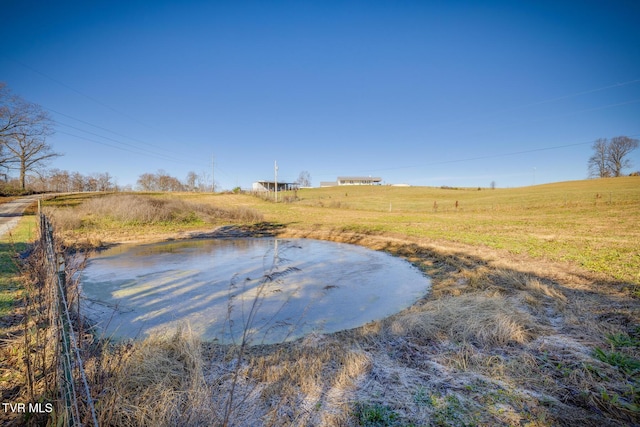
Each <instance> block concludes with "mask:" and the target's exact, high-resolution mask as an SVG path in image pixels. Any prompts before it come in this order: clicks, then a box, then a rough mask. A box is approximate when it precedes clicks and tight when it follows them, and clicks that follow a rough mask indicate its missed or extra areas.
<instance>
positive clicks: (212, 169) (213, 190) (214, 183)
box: [211, 154, 216, 193]
mask: <svg viewBox="0 0 640 427" xmlns="http://www.w3.org/2000/svg"><path fill="white" fill-rule="evenodd" d="M214 166H215V157H214V155H213V154H212V155H211V192H212V193H215V192H216V180H215V175H214V174H213V172H214Z"/></svg>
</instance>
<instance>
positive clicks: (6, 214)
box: [0, 195, 41, 237]
mask: <svg viewBox="0 0 640 427" xmlns="http://www.w3.org/2000/svg"><path fill="white" fill-rule="evenodd" d="M40 197H41V196H39V195H38V196H28V197H22V198H20V199H16V200H12V201H10V202H7V203H2V204H0V237H2V236H4V235H5V234H7V233H8V232H9V231H11V230H12V229H13V227H15V226H16V225H17V224H18V221H19V220H20V217H21V216H22V213H23V212H24V210H25V209H26V208H27V207H28V206H29V205H30V204H32V203H33V202H35V201H36V200H38V198H40Z"/></svg>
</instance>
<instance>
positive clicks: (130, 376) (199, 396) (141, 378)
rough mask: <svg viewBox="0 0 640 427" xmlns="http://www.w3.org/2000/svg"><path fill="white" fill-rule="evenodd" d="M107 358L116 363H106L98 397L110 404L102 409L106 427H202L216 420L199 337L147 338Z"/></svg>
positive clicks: (183, 333)
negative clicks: (108, 373)
mask: <svg viewBox="0 0 640 427" xmlns="http://www.w3.org/2000/svg"><path fill="white" fill-rule="evenodd" d="M111 360H113V361H117V362H118V364H119V365H118V366H111V367H110V368H111V370H112V372H113V377H112V378H111V381H110V382H111V384H109V386H108V387H106V389H105V390H104V393H105V396H104V397H103V398H102V400H103V401H104V402H109V405H103V406H102V407H101V410H102V413H101V418H102V419H103V421H104V422H105V424H106V425H117V426H140V425H153V426H171V425H193V426H199V425H202V426H204V425H210V423H211V420H214V419H215V416H216V413H215V411H214V409H213V408H212V407H211V392H210V389H209V388H208V386H207V385H206V383H205V379H204V374H203V359H202V354H201V347H200V341H199V340H198V339H197V338H195V337H194V336H193V334H192V333H191V331H190V330H188V329H186V328H180V329H178V330H177V331H176V333H175V334H173V335H171V336H160V335H155V336H151V337H149V338H147V339H146V340H144V341H142V342H141V343H138V344H133V345H132V346H131V347H130V348H129V350H128V352H127V354H126V355H125V356H124V357H119V358H118V357H116V358H111ZM107 363H108V362H107Z"/></svg>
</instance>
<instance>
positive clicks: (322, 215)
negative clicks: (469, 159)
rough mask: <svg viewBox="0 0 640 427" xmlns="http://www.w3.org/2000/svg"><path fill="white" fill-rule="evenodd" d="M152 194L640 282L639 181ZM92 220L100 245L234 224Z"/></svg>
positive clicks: (66, 199)
mask: <svg viewBox="0 0 640 427" xmlns="http://www.w3.org/2000/svg"><path fill="white" fill-rule="evenodd" d="M94 196H95V195H78V196H63V197H61V198H58V199H55V200H52V201H49V202H47V203H48V205H49V206H52V207H56V208H64V207H65V206H68V207H73V206H77V205H78V204H79V203H81V202H82V201H83V200H86V199H88V198H92V197H94ZM152 196H153V197H158V198H161V199H165V200H169V199H171V198H173V197H179V198H181V199H185V200H188V201H193V202H196V203H205V204H211V205H213V206H216V207H219V208H221V209H227V208H229V209H249V210H254V211H255V212H258V213H260V214H261V217H262V218H263V219H264V221H266V222H271V223H278V224H282V225H283V226H285V227H288V228H295V229H301V230H317V229H324V230H332V231H333V232H345V231H348V232H356V233H361V234H385V235H393V236H397V237H402V236H409V237H412V238H424V239H430V240H433V241H436V242H440V241H449V242H456V243H462V244H468V245H474V246H478V247H488V248H492V249H498V250H504V251H507V252H509V253H512V254H523V255H527V256H531V257H534V258H541V259H547V260H551V261H568V262H571V263H574V264H576V265H579V266H581V267H583V268H585V269H587V270H590V271H593V272H600V273H604V274H606V275H607V276H609V277H611V278H613V279H615V280H618V281H623V282H627V283H633V284H635V285H640V251H638V249H637V247H638V242H639V241H640V177H623V178H615V179H594V180H585V181H570V182H561V183H554V184H546V185H537V186H532V187H523V188H510V189H495V190H491V189H486V188H483V189H450V188H446V189H443V188H435V187H390V186H343V187H330V188H312V189H303V190H299V191H298V192H296V193H294V192H283V193H281V194H280V200H281V202H280V203H278V204H276V203H273V201H272V199H270V198H269V199H267V200H265V199H262V198H259V197H255V196H253V195H248V194H216V195H211V194H200V193H182V194H176V195H160V194H154V195H152ZM282 200H284V201H282ZM194 215H195V214H194ZM200 216H201V215H200ZM84 218H85V219H83V220H82V226H81V227H80V228H77V227H76V230H75V231H76V236H93V238H94V240H95V238H97V239H98V240H102V241H111V240H115V241H117V240H118V239H121V238H123V236H129V237H135V236H139V237H140V238H144V237H149V236H153V235H160V234H163V233H171V232H176V231H177V230H183V231H188V230H195V229H202V228H203V227H204V228H206V226H207V224H212V225H215V224H223V223H225V221H227V220H225V218H224V217H222V218H217V219H214V220H213V221H211V220H209V219H207V220H202V219H201V218H200V217H197V215H196V216H194V218H193V220H192V221H189V220H188V221H181V222H180V223H179V224H176V222H175V221H168V222H166V223H153V224H145V225H144V226H142V225H141V224H140V223H139V222H136V221H125V222H123V221H113V220H111V219H109V220H100V221H97V220H96V218H95V216H91V215H90V216H86V215H85V217H84ZM78 221H80V219H79V218H78ZM96 221H97V222H96ZM227 222H228V221H227ZM232 222H233V221H232ZM92 233H93V234H92Z"/></svg>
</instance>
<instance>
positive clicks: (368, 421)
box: [355, 402, 401, 427]
mask: <svg viewBox="0 0 640 427" xmlns="http://www.w3.org/2000/svg"><path fill="white" fill-rule="evenodd" d="M355 416H356V418H357V419H358V425H361V426H365V427H378V426H399V425H401V423H400V417H399V416H398V414H397V413H395V412H394V411H393V409H391V408H389V407H388V406H385V405H381V404H378V403H373V404H371V403H360V402H358V403H357V404H356V407H355Z"/></svg>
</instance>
